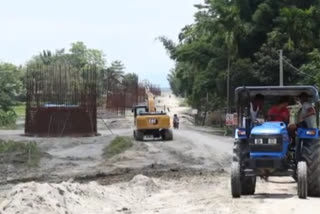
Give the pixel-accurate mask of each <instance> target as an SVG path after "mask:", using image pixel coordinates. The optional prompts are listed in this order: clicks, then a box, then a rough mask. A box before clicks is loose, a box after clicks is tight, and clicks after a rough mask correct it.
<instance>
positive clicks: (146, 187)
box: [128, 175, 160, 195]
mask: <svg viewBox="0 0 320 214" xmlns="http://www.w3.org/2000/svg"><path fill="white" fill-rule="evenodd" d="M128 186H129V187H130V188H132V189H133V190H134V191H135V192H136V191H140V193H142V194H140V195H144V194H143V193H146V194H151V193H157V192H159V190H160V188H159V186H158V185H157V184H156V183H155V182H154V180H153V179H152V178H149V177H146V176H144V175H136V176H135V177H134V178H133V179H132V180H131V181H130V182H129V184H128Z"/></svg>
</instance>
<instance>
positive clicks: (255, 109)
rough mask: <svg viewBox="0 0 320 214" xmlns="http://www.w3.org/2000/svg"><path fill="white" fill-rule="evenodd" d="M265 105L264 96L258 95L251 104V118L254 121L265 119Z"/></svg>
mask: <svg viewBox="0 0 320 214" xmlns="http://www.w3.org/2000/svg"><path fill="white" fill-rule="evenodd" d="M263 105H264V96H263V95H262V94H257V95H256V96H255V97H254V98H253V101H252V102H250V116H251V120H252V121H256V120H257V119H258V117H259V116H260V117H263V118H264V116H265V114H264V112H263Z"/></svg>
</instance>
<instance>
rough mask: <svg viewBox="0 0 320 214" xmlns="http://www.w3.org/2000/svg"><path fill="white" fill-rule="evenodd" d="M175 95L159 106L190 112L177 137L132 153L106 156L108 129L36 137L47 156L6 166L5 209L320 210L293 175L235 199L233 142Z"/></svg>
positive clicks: (121, 123) (11, 135)
mask: <svg viewBox="0 0 320 214" xmlns="http://www.w3.org/2000/svg"><path fill="white" fill-rule="evenodd" d="M170 96H171V97H170V98H169V94H165V95H164V96H163V97H160V98H159V99H158V100H157V103H158V107H157V108H158V109H159V108H160V107H161V106H163V107H164V104H165V105H166V108H168V107H169V109H170V114H171V115H172V114H174V113H178V114H179V115H181V116H183V115H184V117H183V118H182V121H181V123H182V126H181V129H180V130H175V131H174V140H173V141H167V142H164V141H145V142H135V141H134V146H133V147H132V148H131V149H129V150H127V151H125V152H124V153H122V154H119V155H117V156H115V157H112V158H104V157H102V149H103V148H104V147H105V146H106V145H107V144H108V143H109V142H110V141H111V140H112V139H113V138H114V135H112V134H111V133H110V132H109V131H108V130H106V129H105V128H103V126H101V127H100V128H101V131H100V132H101V133H102V136H99V137H94V138H84V139H77V138H74V139H71V138H62V139H53V138H50V139H43V138H42V139H32V140H36V141H37V142H38V143H39V146H40V147H41V149H42V151H43V152H44V153H45V154H47V155H46V156H45V157H43V158H42V160H41V163H40V166H39V167H38V168H37V169H33V170H31V169H16V168H11V171H10V169H7V170H6V173H7V174H6V175H7V176H6V178H5V180H4V179H2V183H3V185H2V186H1V189H2V191H1V195H2V199H1V200H2V202H1V204H0V213H59V214H60V213H61V214H62V213H63V214H65V213H69V214H73V213H74V214H76V213H77V214H79V213H83V214H91V213H92V214H93V213H98V214H100V213H101V214H103V213H168V214H169V213H170V214H172V213H221V214H229V213H239V214H242V213H243V214H244V213H253V214H260V213H283V214H289V213H308V214H312V213H318V212H319V210H320V199H318V198H308V199H307V200H300V199H298V197H297V196H296V191H297V190H296V183H294V182H293V180H292V179H291V178H272V179H270V180H269V181H268V182H266V181H263V180H258V183H257V191H256V194H255V195H254V196H245V197H242V198H240V199H232V197H231V193H230V192H231V191H230V175H229V166H230V161H231V151H232V142H233V139H232V138H229V137H223V136H218V135H213V134H212V132H214V130H213V129H210V128H196V127H193V126H192V125H191V123H192V121H191V119H190V117H189V116H188V115H187V114H185V113H186V111H188V109H187V108H185V107H179V104H180V102H181V101H180V100H179V99H177V98H175V97H174V96H172V95H170ZM108 124H110V125H111V124H114V126H113V129H112V130H113V132H114V133H115V134H119V135H126V136H131V135H132V129H131V127H132V126H131V125H130V124H132V119H130V118H127V119H121V120H115V121H108ZM116 127H122V128H121V129H120V128H116ZM0 138H5V139H15V140H25V139H24V137H21V136H18V135H17V133H16V132H0ZM9 168H10V167H9ZM19 170H21V171H19ZM23 170H24V171H23ZM142 174H143V175H142ZM19 179H20V180H19ZM70 179H71V180H70ZM29 180H35V181H36V182H31V183H29V182H26V181H29ZM4 181H6V182H7V184H4V183H5V182H4ZM61 181H64V182H62V183H61ZM17 182H18V183H19V182H20V184H12V183H17ZM8 183H9V184H8ZM10 183H11V184H10Z"/></svg>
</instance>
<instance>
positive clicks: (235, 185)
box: [231, 161, 241, 198]
mask: <svg viewBox="0 0 320 214" xmlns="http://www.w3.org/2000/svg"><path fill="white" fill-rule="evenodd" d="M231 192H232V197H233V198H240V196H241V171H240V163H239V162H238V161H233V162H232V165H231Z"/></svg>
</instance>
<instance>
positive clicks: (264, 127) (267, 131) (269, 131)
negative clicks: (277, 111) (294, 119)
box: [251, 122, 287, 135]
mask: <svg viewBox="0 0 320 214" xmlns="http://www.w3.org/2000/svg"><path fill="white" fill-rule="evenodd" d="M286 132H287V127H286V124H285V123H283V122H265V123H263V124H261V125H259V126H256V127H254V128H253V129H252V130H251V135H278V134H283V133H286Z"/></svg>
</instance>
